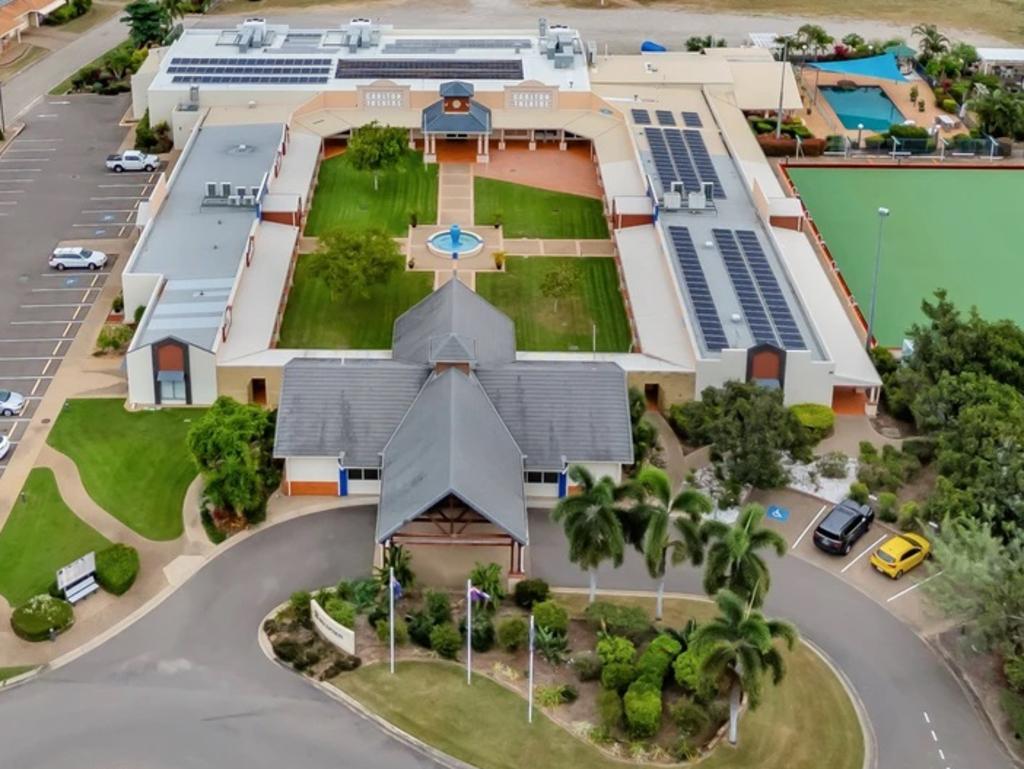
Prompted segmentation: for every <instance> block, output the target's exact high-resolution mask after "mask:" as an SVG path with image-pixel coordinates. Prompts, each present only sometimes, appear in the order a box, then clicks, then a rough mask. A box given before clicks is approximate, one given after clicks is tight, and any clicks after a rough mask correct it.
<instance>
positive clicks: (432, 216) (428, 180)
mask: <svg viewBox="0 0 1024 769" xmlns="http://www.w3.org/2000/svg"><path fill="white" fill-rule="evenodd" d="M411 211H415V212H416V213H417V215H418V216H419V221H420V222H421V223H422V224H433V223H434V222H436V221H437V165H436V164H432V165H424V164H423V155H421V154H420V153H418V152H410V153H409V154H408V155H407V156H406V158H405V160H404V161H403V162H402V163H401V165H399V167H398V168H397V169H395V170H393V171H388V172H387V173H382V174H380V189H378V190H374V189H373V174H372V173H370V172H369V171H356V170H355V169H354V168H352V165H351V164H350V163H349V162H348V158H347V157H346V156H345V155H343V154H342V155H335V156H334V157H333V158H329V159H327V160H325V161H324V162H323V164H322V165H321V166H320V175H319V177H318V178H317V188H316V193H315V194H314V195H313V207H312V208H311V209H310V212H309V219H308V220H307V222H306V234H307V235H319V234H321V233H323V232H327V231H328V230H331V229H334V228H336V227H344V228H346V229H367V228H371V227H380V228H381V229H384V230H386V231H387V232H389V233H390V234H392V235H405V234H406V232H407V231H408V227H409V213H410V212H411Z"/></svg>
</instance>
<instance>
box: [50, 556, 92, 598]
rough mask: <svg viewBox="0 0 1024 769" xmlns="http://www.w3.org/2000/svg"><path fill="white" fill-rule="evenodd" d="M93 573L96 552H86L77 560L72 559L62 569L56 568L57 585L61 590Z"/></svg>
mask: <svg viewBox="0 0 1024 769" xmlns="http://www.w3.org/2000/svg"><path fill="white" fill-rule="evenodd" d="M95 573H96V553H86V554H85V555H83V556H82V557H81V558H79V559H78V560H77V561H72V562H71V563H69V564H68V565H67V566H65V567H64V568H63V569H58V570H57V587H58V588H59V589H61V590H63V589H64V588H66V587H71V585H74V584H75V583H76V582H78V581H79V580H82V579H85V578H86V577H91V576H92V575H93V574H95Z"/></svg>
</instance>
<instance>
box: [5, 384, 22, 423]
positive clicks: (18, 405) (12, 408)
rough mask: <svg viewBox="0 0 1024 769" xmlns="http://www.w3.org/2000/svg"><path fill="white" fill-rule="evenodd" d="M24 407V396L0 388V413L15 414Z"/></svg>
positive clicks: (6, 415)
mask: <svg viewBox="0 0 1024 769" xmlns="http://www.w3.org/2000/svg"><path fill="white" fill-rule="evenodd" d="M24 408H25V396H24V395H22V394H21V393H16V392H12V391H11V390H0V414H2V415H3V416H5V417H13V416H17V415H18V414H20V413H21V412H22V410H23V409H24Z"/></svg>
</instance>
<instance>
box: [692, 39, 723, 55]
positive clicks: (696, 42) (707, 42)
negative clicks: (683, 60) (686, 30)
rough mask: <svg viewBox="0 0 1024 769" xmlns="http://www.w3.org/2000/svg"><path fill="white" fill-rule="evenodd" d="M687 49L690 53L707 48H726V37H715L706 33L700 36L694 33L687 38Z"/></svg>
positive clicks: (700, 51)
mask: <svg viewBox="0 0 1024 769" xmlns="http://www.w3.org/2000/svg"><path fill="white" fill-rule="evenodd" d="M685 45H686V50H687V51H689V52H690V53H703V52H704V49H705V48H725V45H726V43H725V38H724V37H713V36H711V35H705V36H704V37H700V36H699V35H693V36H692V37H688V38H686V43H685Z"/></svg>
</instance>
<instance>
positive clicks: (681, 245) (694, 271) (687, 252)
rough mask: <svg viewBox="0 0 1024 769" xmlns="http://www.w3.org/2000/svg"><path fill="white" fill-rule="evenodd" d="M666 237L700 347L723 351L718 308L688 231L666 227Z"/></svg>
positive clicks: (725, 340)
mask: <svg viewBox="0 0 1024 769" xmlns="http://www.w3.org/2000/svg"><path fill="white" fill-rule="evenodd" d="M668 236H669V240H670V241H671V242H672V248H673V249H675V252H676V261H677V262H678V263H679V269H680V271H681V272H682V274H683V282H684V283H685V284H686V292H687V294H689V296H690V304H692V305H693V311H694V314H695V315H696V317H697V326H698V327H699V328H700V332H701V336H702V337H703V338H704V346H705V347H707V348H708V349H709V350H724V349H725V348H726V347H728V346H729V342H728V340H727V339H726V338H725V330H724V329H723V328H722V321H721V320H720V319H719V317H718V308H717V307H716V306H715V300H714V297H712V295H711V289H710V288H709V287H708V281H707V278H706V277H705V276H704V268H703V267H701V266H700V260H699V259H698V258H697V249H696V248H694V245H693V238H691V237H690V231H689V230H688V229H687V228H686V227H669V228H668Z"/></svg>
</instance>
